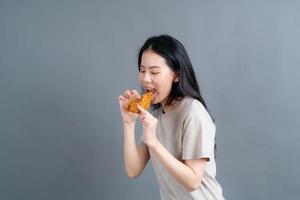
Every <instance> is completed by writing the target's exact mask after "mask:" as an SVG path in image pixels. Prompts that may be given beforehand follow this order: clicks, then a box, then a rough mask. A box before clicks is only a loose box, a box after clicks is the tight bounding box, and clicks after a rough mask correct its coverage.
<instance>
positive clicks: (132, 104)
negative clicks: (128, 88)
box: [127, 92, 153, 113]
mask: <svg viewBox="0 0 300 200" xmlns="http://www.w3.org/2000/svg"><path fill="white" fill-rule="evenodd" d="M152 99H153V93H152V92H146V93H145V94H144V95H143V96H142V98H141V99H136V98H134V99H131V100H130V101H129V103H128V106H127V111H128V112H133V113H139V110H138V109H137V105H138V104H139V105H140V106H142V107H143V108H144V109H145V110H148V109H149V108H150V105H151V101H152Z"/></svg>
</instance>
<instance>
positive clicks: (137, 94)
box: [131, 90, 142, 99]
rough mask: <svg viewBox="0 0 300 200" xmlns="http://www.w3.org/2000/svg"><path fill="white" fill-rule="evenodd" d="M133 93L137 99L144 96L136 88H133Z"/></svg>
mask: <svg viewBox="0 0 300 200" xmlns="http://www.w3.org/2000/svg"><path fill="white" fill-rule="evenodd" d="M131 94H132V95H134V96H135V98H137V99H140V98H141V97H142V96H141V95H140V94H139V93H138V91H136V90H131Z"/></svg>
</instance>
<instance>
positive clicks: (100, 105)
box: [0, 0, 300, 200]
mask: <svg viewBox="0 0 300 200" xmlns="http://www.w3.org/2000/svg"><path fill="white" fill-rule="evenodd" d="M299 10H300V1H296V0H295V1H291V0H290V1H286V0H282V1H232V0H231V1H212V0H210V1H208V0H205V1H204V0H203V1H181V0H177V1H174V0H164V1H158V0H157V1H139V0H136V1H134V0H131V1H111V0H110V1H108V0H107V1H91V0H90V1H83V0H82V1H79V0H77V1H71V0H55V1H54V0H53V1H52V0H49V1H45V0H44V1H42V0H40V1H38V0H27V1H14V0H1V1H0V132H1V134H0V137H1V138H0V199H3V200H14V199H22V200H24V199H25V200H32V199H34V200H38V199H43V200H52V199H59V200H60V199H61V200H63V199H64V200H66V199H72V200H96V199H97V200H98V199H111V200H115V199H124V200H126V199H128V200H131V199H145V200H147V199H149V200H153V199H159V190H158V186H157V183H156V179H155V177H154V173H153V171H152V168H151V165H148V166H147V168H146V171H145V173H143V175H141V176H140V177H139V178H138V179H135V180H129V179H128V178H127V177H126V175H125V173H124V169H123V153H122V148H123V133H122V125H121V118H120V114H119V109H118V103H117V96H118V95H119V94H120V93H121V92H122V91H123V90H125V89H127V88H137V89H139V88H140V87H139V83H138V80H137V63H136V60H137V52H138V49H139V47H140V46H141V45H142V43H143V42H144V41H145V39H146V38H147V37H149V36H153V35H156V34H161V33H168V34H171V35H173V36H174V37H176V38H178V39H179V40H180V41H182V43H183V44H184V45H185V47H186V48H187V51H188V53H189V55H190V57H191V60H192V62H193V65H194V67H195V70H196V73H197V76H198V79H199V82H200V85H201V89H202V92H203V95H204V98H205V99H206V101H207V104H208V106H209V108H210V111H211V113H212V114H213V117H214V118H215V120H216V125H217V144H218V153H217V179H218V181H219V182H220V183H221V185H222V187H223V190H224V196H225V197H226V198H227V199H232V200H240V199H243V200H253V199H264V200H265V199H272V200H282V199H298V198H299V195H298V193H299V188H300V179H299V176H300V159H299V150H300V148H299V142H300V134H299V128H298V125H299V122H300V120H299V119H300V117H299V113H300V92H299V85H300V81H299V73H300V69H299V63H300V56H299V52H300V41H299V35H300V12H299ZM138 131H140V127H138ZM139 134H140V133H137V135H138V136H139Z"/></svg>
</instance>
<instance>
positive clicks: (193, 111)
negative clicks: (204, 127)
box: [182, 97, 212, 121]
mask: <svg viewBox="0 0 300 200" xmlns="http://www.w3.org/2000/svg"><path fill="white" fill-rule="evenodd" d="M182 100H183V102H182V111H183V113H184V115H185V116H186V117H199V118H206V119H207V118H209V120H210V121H212V119H211V117H210V114H209V113H208V111H207V110H206V108H205V107H204V105H203V104H202V103H201V102H200V101H199V100H198V99H195V98H192V97H184V98H183V99H182Z"/></svg>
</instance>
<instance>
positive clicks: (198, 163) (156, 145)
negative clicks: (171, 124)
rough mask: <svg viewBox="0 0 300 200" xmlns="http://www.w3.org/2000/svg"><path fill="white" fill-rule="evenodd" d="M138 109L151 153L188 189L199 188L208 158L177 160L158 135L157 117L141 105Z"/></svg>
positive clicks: (144, 136) (144, 139)
mask: <svg viewBox="0 0 300 200" xmlns="http://www.w3.org/2000/svg"><path fill="white" fill-rule="evenodd" d="M138 109H139V111H140V114H139V118H140V120H141V122H142V125H143V141H144V143H145V144H147V146H148V148H149V151H150V153H151V155H153V156H156V157H157V158H158V159H159V161H160V162H161V163H162V164H163V166H164V167H165V168H166V169H167V170H168V171H169V172H170V173H171V174H172V175H173V177H174V178H175V179H176V180H177V181H178V182H179V183H181V184H182V185H183V186H184V187H185V188H186V189H187V190H188V191H193V190H195V189H197V188H198V187H199V186H200V184H201V181H202V177H203V173H204V168H205V166H206V163H207V161H208V159H206V158H202V159H195V160H185V161H184V162H181V161H179V160H177V159H176V158H175V157H174V156H173V155H172V154H170V153H169V152H168V151H167V149H166V148H165V147H164V146H163V145H162V144H161V143H160V142H159V141H158V139H157V137H156V125H157V119H156V118H155V117H153V116H152V115H151V114H150V113H149V112H148V111H146V110H145V109H143V108H142V107H141V106H138Z"/></svg>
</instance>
